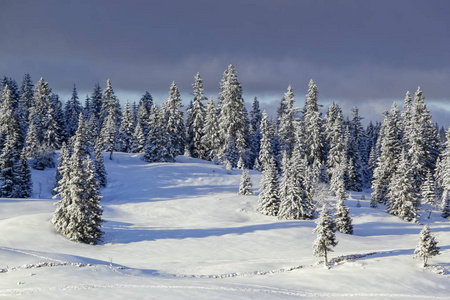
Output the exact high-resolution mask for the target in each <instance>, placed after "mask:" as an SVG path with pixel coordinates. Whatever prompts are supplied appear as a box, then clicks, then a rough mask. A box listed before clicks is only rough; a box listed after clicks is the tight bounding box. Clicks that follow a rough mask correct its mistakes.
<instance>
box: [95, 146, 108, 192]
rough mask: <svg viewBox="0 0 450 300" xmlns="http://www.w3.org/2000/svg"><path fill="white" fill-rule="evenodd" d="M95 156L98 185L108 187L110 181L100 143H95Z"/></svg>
mask: <svg viewBox="0 0 450 300" xmlns="http://www.w3.org/2000/svg"><path fill="white" fill-rule="evenodd" d="M94 154H95V157H94V169H95V178H96V179H97V183H98V186H99V187H100V188H103V187H106V184H107V182H108V178H107V175H108V174H107V172H106V169H105V164H104V161H103V155H102V148H101V147H100V144H99V143H96V145H95V153H94Z"/></svg>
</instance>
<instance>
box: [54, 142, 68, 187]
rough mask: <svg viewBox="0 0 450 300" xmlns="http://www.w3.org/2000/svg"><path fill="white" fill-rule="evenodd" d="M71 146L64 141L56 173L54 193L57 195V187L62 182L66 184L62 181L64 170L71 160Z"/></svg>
mask: <svg viewBox="0 0 450 300" xmlns="http://www.w3.org/2000/svg"><path fill="white" fill-rule="evenodd" d="M69 148H70V147H68V146H67V145H66V143H63V145H62V147H61V150H60V155H59V157H58V166H57V168H56V174H55V184H54V188H53V195H55V194H56V193H57V188H58V186H59V185H61V184H63V185H64V184H65V182H64V183H62V182H61V180H62V178H63V174H64V172H66V171H67V170H66V168H68V162H69V160H70V155H71V153H70V149H69Z"/></svg>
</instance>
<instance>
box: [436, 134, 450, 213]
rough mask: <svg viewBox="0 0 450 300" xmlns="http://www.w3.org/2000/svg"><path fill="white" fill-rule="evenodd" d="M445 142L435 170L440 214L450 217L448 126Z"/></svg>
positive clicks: (449, 139)
mask: <svg viewBox="0 0 450 300" xmlns="http://www.w3.org/2000/svg"><path fill="white" fill-rule="evenodd" d="M446 138H447V140H446V142H445V144H444V149H443V151H442V153H441V155H440V158H439V164H438V165H437V168H436V169H437V170H436V183H437V185H438V188H439V195H440V198H441V214H442V217H443V218H449V217H450V127H449V128H448V129H447V131H446Z"/></svg>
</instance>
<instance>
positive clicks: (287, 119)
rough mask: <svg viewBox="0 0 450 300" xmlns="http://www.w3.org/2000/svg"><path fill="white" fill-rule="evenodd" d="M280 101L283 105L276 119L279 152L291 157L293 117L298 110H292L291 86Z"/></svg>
mask: <svg viewBox="0 0 450 300" xmlns="http://www.w3.org/2000/svg"><path fill="white" fill-rule="evenodd" d="M282 101H283V102H284V103H283V105H282V107H283V109H282V110H281V111H280V115H279V117H278V123H279V129H278V135H279V137H280V144H281V145H280V147H281V150H282V151H286V153H287V155H288V156H291V155H292V151H293V150H294V144H295V117H296V113H297V111H298V109H296V108H294V92H293V91H292V87H291V86H288V88H287V92H286V93H285V94H284V98H283V100H282Z"/></svg>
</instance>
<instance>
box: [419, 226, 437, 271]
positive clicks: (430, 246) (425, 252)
mask: <svg viewBox="0 0 450 300" xmlns="http://www.w3.org/2000/svg"><path fill="white" fill-rule="evenodd" d="M414 254H415V256H414V257H420V258H422V259H423V266H424V267H426V266H427V263H428V259H429V258H430V257H433V256H436V255H439V254H440V253H439V247H438V246H437V241H436V239H435V237H434V236H433V235H432V234H431V233H430V227H428V225H425V226H424V227H423V229H422V231H421V232H420V237H419V243H418V244H417V246H416V249H415V250H414Z"/></svg>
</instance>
